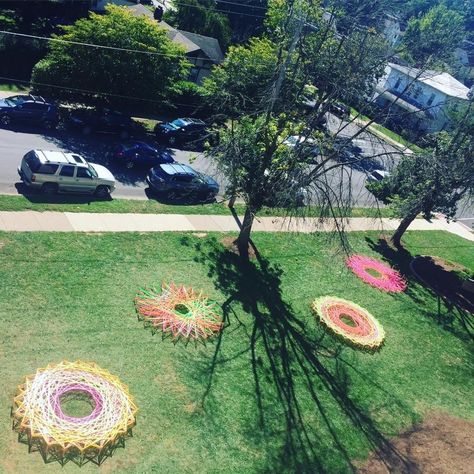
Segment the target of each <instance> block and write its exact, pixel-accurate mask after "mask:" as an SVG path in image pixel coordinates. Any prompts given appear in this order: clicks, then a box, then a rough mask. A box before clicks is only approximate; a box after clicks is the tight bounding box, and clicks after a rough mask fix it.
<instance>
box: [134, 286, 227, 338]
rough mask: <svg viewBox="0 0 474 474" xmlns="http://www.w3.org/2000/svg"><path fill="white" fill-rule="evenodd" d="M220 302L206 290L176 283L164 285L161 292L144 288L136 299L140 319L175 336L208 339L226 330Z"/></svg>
mask: <svg viewBox="0 0 474 474" xmlns="http://www.w3.org/2000/svg"><path fill="white" fill-rule="evenodd" d="M216 306H217V304H216V303H215V302H212V301H210V300H209V299H208V298H207V297H205V296H204V295H203V293H202V292H196V291H195V290H193V289H192V288H187V287H185V286H178V285H175V284H174V283H170V284H169V285H166V284H163V286H162V288H161V292H160V291H157V290H155V289H142V290H140V292H139V294H138V295H137V296H136V298H135V307H136V309H137V313H138V315H139V318H141V319H143V320H144V321H145V323H146V324H147V325H150V326H151V327H152V328H153V329H159V330H161V331H162V332H163V333H164V334H171V336H172V337H173V339H175V340H177V339H179V338H184V339H186V340H196V341H197V340H205V339H208V338H209V337H211V336H213V335H215V334H216V333H218V332H219V331H220V330H221V329H222V317H221V316H219V315H218V314H217V313H216V312H215V307H216Z"/></svg>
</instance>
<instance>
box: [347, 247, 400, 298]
mask: <svg viewBox="0 0 474 474" xmlns="http://www.w3.org/2000/svg"><path fill="white" fill-rule="evenodd" d="M346 264H347V266H348V267H349V268H350V269H351V270H352V271H353V272H354V273H355V274H356V275H357V276H358V277H359V278H360V279H362V280H363V281H365V282H366V283H368V284H369V285H372V286H375V287H376V288H378V289H380V290H383V291H387V292H390V293H400V292H402V291H404V290H405V289H406V287H407V283H406V281H405V280H404V278H403V277H402V276H401V275H400V273H399V272H397V271H396V270H394V269H393V268H391V267H389V266H388V265H386V264H385V263H382V262H380V261H379V260H376V259H374V258H370V257H366V256H364V255H352V256H351V257H349V258H348V259H347V260H346Z"/></svg>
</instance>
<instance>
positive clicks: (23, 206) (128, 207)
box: [0, 194, 392, 217]
mask: <svg viewBox="0 0 474 474" xmlns="http://www.w3.org/2000/svg"><path fill="white" fill-rule="evenodd" d="M66 200H67V202H66ZM235 209H236V211H237V213H239V214H243V213H244V211H245V209H244V206H243V205H242V204H236V205H235ZM0 211H38V212H44V211H58V212H112V213H127V212H131V213H139V214H211V215H229V214H230V211H229V208H228V207H227V204H226V203H209V204H196V205H178V204H175V205H173V204H162V203H160V202H158V201H155V200H153V199H146V200H145V199H112V200H110V201H101V200H98V201H97V200H93V199H92V200H91V199H90V198H88V197H84V196H44V195H42V194H31V195H29V196H28V197H25V196H13V195H12V196H9V195H1V196H0ZM297 214H298V215H301V216H305V217H319V215H320V209H319V208H317V207H304V208H301V209H300V210H298V211H297ZM260 215H262V216H286V215H288V210H286V209H282V208H270V207H265V208H263V209H262V211H261V212H260ZM379 216H381V217H391V216H392V213H391V211H390V210H389V209H388V208H376V207H373V208H369V207H356V208H353V209H349V210H348V212H347V216H344V217H379Z"/></svg>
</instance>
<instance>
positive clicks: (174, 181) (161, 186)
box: [146, 163, 219, 201]
mask: <svg viewBox="0 0 474 474" xmlns="http://www.w3.org/2000/svg"><path fill="white" fill-rule="evenodd" d="M146 180H147V183H148V184H149V186H150V188H151V190H152V191H154V192H156V193H160V194H166V195H167V197H169V198H173V197H188V196H194V197H199V198H201V199H203V200H206V201H207V200H211V199H213V198H215V197H216V195H217V193H218V192H219V185H218V184H217V183H216V181H215V180H214V179H212V178H211V177H210V176H206V175H205V174H202V173H199V172H198V171H196V170H194V169H193V168H191V167H190V166H188V165H182V164H180V163H171V164H163V165H158V166H155V167H153V168H152V169H151V170H150V172H149V173H148V176H147V177H146Z"/></svg>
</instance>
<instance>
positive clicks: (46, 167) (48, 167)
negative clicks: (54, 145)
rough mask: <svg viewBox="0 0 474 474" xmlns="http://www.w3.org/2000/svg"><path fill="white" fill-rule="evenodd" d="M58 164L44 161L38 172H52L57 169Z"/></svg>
mask: <svg viewBox="0 0 474 474" xmlns="http://www.w3.org/2000/svg"><path fill="white" fill-rule="evenodd" d="M58 168H59V165H53V164H51V163H45V164H44V165H41V166H40V168H39V170H38V173H42V174H54V173H56V171H57V170H58Z"/></svg>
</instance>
